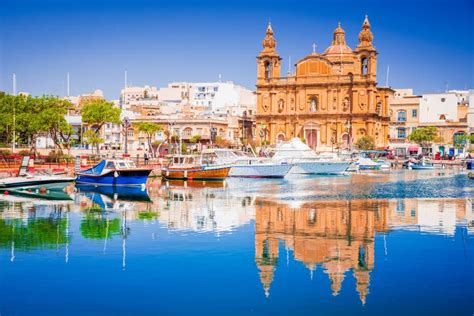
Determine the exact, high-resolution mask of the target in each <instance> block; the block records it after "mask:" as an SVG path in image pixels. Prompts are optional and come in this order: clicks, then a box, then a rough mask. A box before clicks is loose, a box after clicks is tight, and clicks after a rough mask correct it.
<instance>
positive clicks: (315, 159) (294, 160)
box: [272, 138, 350, 174]
mask: <svg viewBox="0 0 474 316" xmlns="http://www.w3.org/2000/svg"><path fill="white" fill-rule="evenodd" d="M272 160H273V161H275V162H277V161H279V162H286V163H291V164H294V167H293V169H292V170H291V173H298V174H341V173H343V172H345V171H346V169H347V168H348V167H349V165H350V161H348V160H343V159H340V158H339V157H338V156H337V154H335V153H322V154H319V155H318V154H316V152H314V151H313V150H312V149H311V148H310V147H309V146H307V145H306V144H304V143H303V142H302V141H301V140H300V139H299V138H293V139H292V140H291V141H289V142H282V143H280V144H278V145H277V146H276V148H275V154H274V155H273V157H272Z"/></svg>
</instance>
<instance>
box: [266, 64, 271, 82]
mask: <svg viewBox="0 0 474 316" xmlns="http://www.w3.org/2000/svg"><path fill="white" fill-rule="evenodd" d="M271 67H272V65H271V63H270V62H269V61H266V62H265V80H268V79H270V77H271V76H272V73H271V72H272V68H271Z"/></svg>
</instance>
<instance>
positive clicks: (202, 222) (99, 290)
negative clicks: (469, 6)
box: [0, 170, 474, 316]
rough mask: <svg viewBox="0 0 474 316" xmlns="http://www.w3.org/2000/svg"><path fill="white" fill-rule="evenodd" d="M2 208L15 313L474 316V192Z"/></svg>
mask: <svg viewBox="0 0 474 316" xmlns="http://www.w3.org/2000/svg"><path fill="white" fill-rule="evenodd" d="M68 192H69V193H68V195H66V198H68V199H69V200H62V201H48V200H42V199H27V198H24V197H16V196H12V195H10V196H3V197H1V198H0V315H2V316H4V315H169V314H181V315H183V314H184V315H189V314H193V315H247V314H253V315H400V314H405V315H472V314H473V313H474V300H473V299H472V298H473V297H474V211H473V197H474V181H472V180H468V179H467V177H466V176H465V174H457V173H455V172H453V171H449V170H446V171H441V172H439V171H394V172H391V173H365V174H356V175H352V176H341V177H314V176H313V177H293V178H291V177H290V178H289V179H285V180H261V181H258V180H239V179H230V180H229V181H227V182H225V183H207V184H203V183H200V182H190V183H186V184H184V183H182V182H181V183H180V182H175V183H160V181H159V180H154V181H152V182H150V184H149V186H148V188H147V190H146V191H144V192H140V191H138V192H107V191H100V192H99V191H94V189H93V188H81V189H80V191H77V190H74V189H73V188H69V191H68Z"/></svg>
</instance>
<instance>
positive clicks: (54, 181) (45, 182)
mask: <svg viewBox="0 0 474 316" xmlns="http://www.w3.org/2000/svg"><path fill="white" fill-rule="evenodd" d="M71 182H74V179H73V178H51V179H50V178H41V179H31V180H30V179H27V178H14V179H12V180H11V181H8V179H7V180H5V181H0V189H2V188H5V189H6V188H19V187H21V188H34V187H45V188H47V189H49V190H62V189H64V188H65V187H66V186H67V185H68V184H69V183H71Z"/></svg>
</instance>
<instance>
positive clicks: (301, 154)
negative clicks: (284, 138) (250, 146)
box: [273, 138, 318, 158]
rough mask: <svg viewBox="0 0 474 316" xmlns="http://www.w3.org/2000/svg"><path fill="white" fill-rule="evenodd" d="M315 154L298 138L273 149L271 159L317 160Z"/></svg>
mask: <svg viewBox="0 0 474 316" xmlns="http://www.w3.org/2000/svg"><path fill="white" fill-rule="evenodd" d="M317 157H318V156H317V155H316V153H315V152H314V151H313V150H312V149H311V148H310V147H309V146H308V145H306V144H305V143H303V142H302V141H301V140H300V139H299V138H293V139H292V140H291V141H289V142H282V143H280V144H278V145H277V146H276V148H275V155H274V156H273V158H317Z"/></svg>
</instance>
